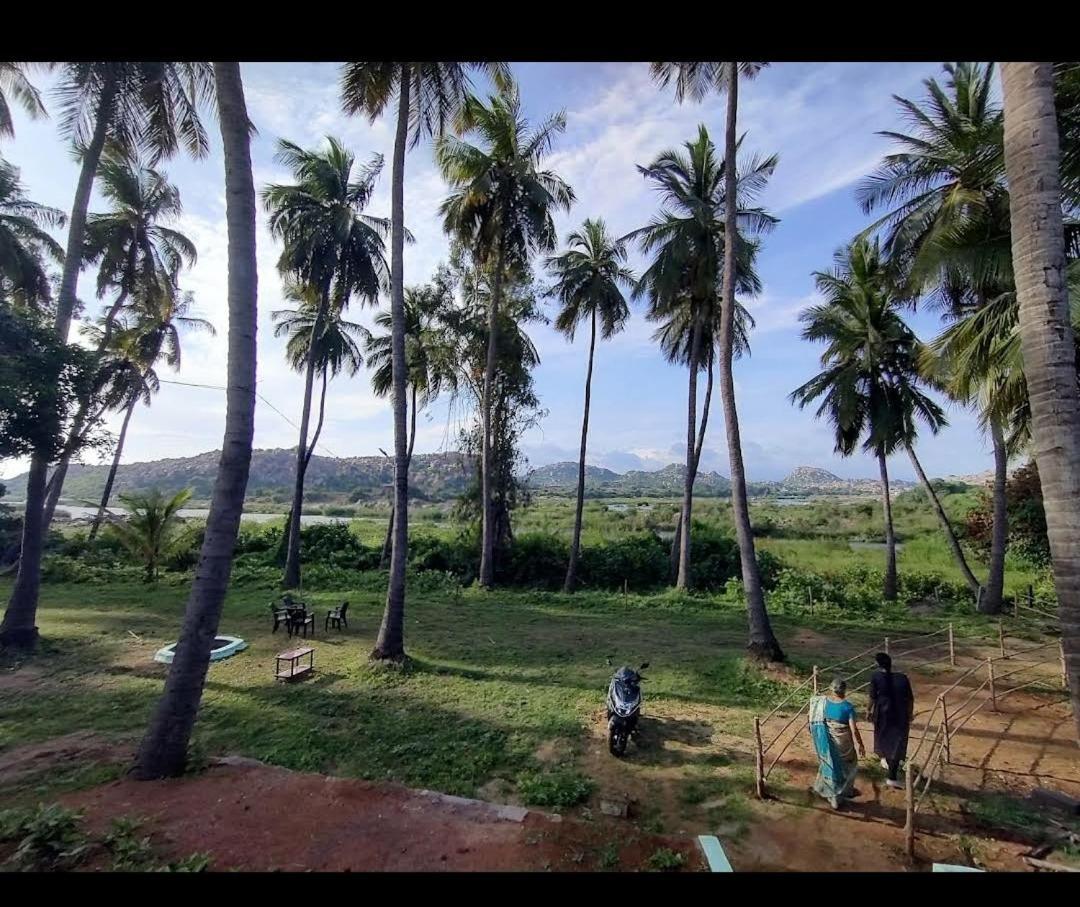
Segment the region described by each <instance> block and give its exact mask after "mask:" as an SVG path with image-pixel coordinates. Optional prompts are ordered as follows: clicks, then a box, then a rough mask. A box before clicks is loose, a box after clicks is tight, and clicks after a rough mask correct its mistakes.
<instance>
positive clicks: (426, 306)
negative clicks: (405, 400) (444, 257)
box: [366, 273, 453, 567]
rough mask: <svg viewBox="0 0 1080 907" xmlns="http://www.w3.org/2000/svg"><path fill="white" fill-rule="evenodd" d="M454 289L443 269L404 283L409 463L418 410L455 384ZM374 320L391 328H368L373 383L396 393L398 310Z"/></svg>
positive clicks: (388, 541)
mask: <svg viewBox="0 0 1080 907" xmlns="http://www.w3.org/2000/svg"><path fill="white" fill-rule="evenodd" d="M452 301H453V291H452V289H451V287H450V286H449V285H448V284H447V282H446V281H445V280H444V279H443V276H442V274H441V273H440V274H437V275H436V277H435V280H434V281H433V282H432V283H430V284H428V285H426V286H422V287H406V288H405V332H406V333H405V364H406V365H407V366H408V372H407V376H406V379H407V385H408V390H409V444H408V449H407V451H406V457H405V460H406V467H407V468H408V467H411V465H412V456H413V448H414V447H415V446H416V413H417V410H418V409H421V410H422V409H424V408H426V407H427V406H429V405H431V403H433V402H434V401H435V400H436V399H437V398H438V396H439V394H440V393H441V392H442V389H443V386H444V384H452V382H453V372H452V367H451V366H450V365H449V360H450V353H449V351H448V349H447V340H446V338H445V335H444V332H443V330H442V327H441V317H442V314H443V313H444V311H445V309H446V307H447V306H448V305H450V304H452ZM375 324H376V325H377V326H378V327H381V328H383V329H384V331H386V333H383V334H378V335H375V334H371V333H370V332H368V334H367V341H366V343H367V357H368V366H369V367H370V368H371V387H372V390H374V391H375V394H376V395H377V396H379V397H385V396H387V395H388V394H390V393H391V391H392V390H393V387H394V375H393V364H394V363H393V314H392V313H391V312H389V311H387V310H385V309H382V310H380V311H379V314H378V315H376V316H375ZM418 398H419V399H418ZM393 540H394V504H393V501H391V502H390V521H389V523H388V525H387V527H386V538H385V540H384V541H383V548H382V558H381V560H380V565H381V566H383V567H386V566H389V564H390V556H391V554H392V553H393Z"/></svg>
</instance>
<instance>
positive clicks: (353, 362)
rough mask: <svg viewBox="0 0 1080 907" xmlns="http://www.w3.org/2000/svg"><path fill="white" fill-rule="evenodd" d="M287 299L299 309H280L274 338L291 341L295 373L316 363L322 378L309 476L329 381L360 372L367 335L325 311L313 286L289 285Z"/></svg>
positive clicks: (288, 348) (307, 459)
mask: <svg viewBox="0 0 1080 907" xmlns="http://www.w3.org/2000/svg"><path fill="white" fill-rule="evenodd" d="M285 298H286V299H288V300H290V301H291V302H294V303H296V307H295V308H292V309H278V310H276V311H274V312H273V313H272V317H273V319H274V321H275V322H277V323H276V324H275V325H274V336H275V337H288V338H289V339H288V343H287V344H286V345H285V358H286V359H287V360H288V363H289V365H290V366H291V367H292V369H293V370H294V371H296V372H299V373H301V374H303V373H305V372H306V371H307V367H308V363H309V362H313V363H314V369H315V371H316V372H317V373H318V374H319V378H320V390H319V417H318V419H317V420H316V421H315V431H314V433H313V434H312V436H311V443H310V444H308V445H307V447H306V449H305V450H304V471H305V473H306V472H307V467H308V465H309V464H310V463H311V457H312V455H313V454H314V453H315V445H316V444H318V443H319V435H320V434H321V433H322V427H323V419H324V417H325V415H326V385H327V381H328V379H329V378H332V377H337V375H339V374H340V373H341V372H343V371H344V372H345V373H346V374H348V375H349V376H350V377H352V376H354V375H355V374H356V373H357V372H358V371H360V367H361V366H362V365H363V364H364V357H363V354H362V353H361V352H360V345H359V344H360V341H362V340H363V339H364V338H365V336H366V334H367V332H366V331H365V329H364V328H363V327H362V326H360V325H359V324H355V323H353V322H351V321H346V320H345V318H344V317H343V313H342V311H341V310H340V309H338V308H334V307H331V308H330V309H328V310H326V311H323V307H322V294H320V293H319V291H318V290H317V289H316V288H314V287H312V286H309V285H304V284H298V283H289V284H286V286H285ZM290 524H291V515H290Z"/></svg>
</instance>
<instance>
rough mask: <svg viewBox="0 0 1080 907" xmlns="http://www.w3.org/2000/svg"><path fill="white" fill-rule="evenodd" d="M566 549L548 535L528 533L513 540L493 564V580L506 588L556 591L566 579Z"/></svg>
mask: <svg viewBox="0 0 1080 907" xmlns="http://www.w3.org/2000/svg"><path fill="white" fill-rule="evenodd" d="M569 558H570V546H569V545H568V544H567V543H566V541H565V540H564V539H561V538H558V537H556V536H553V535H550V534H548V533H540V532H530V533H528V534H525V535H520V536H518V537H517V538H516V539H514V544H513V545H512V546H511V547H510V550H509V551H506V552H504V553H503V555H502V557H500V558H498V559H497V561H496V572H495V580H496V582H498V583H503V584H506V585H510V586H526V587H529V588H532V589H558V588H559V587H560V586H561V585H562V582H563V580H564V579H565V578H566V564H567V561H568V560H569Z"/></svg>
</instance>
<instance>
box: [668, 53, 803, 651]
mask: <svg viewBox="0 0 1080 907" xmlns="http://www.w3.org/2000/svg"><path fill="white" fill-rule="evenodd" d="M766 66H768V64H767V63H764V62H746V61H743V62H738V61H728V62H721V61H713V62H708V61H694V62H683V63H661V62H657V63H653V64H652V73H653V77H654V78H655V79H656V81H657V82H658V83H659V84H660V86H661V87H664V86H666V85H668V84H669V83H670V82H671V81H672V79H674V80H675V97H676V100H678V101H679V103H682V101H683V100H684V99H685V98H686V97H690V98H693V99H694V100H701V99H702V98H704V97H705V95H707V94H708V93H710V92H712V91H716V92H719V93H724V92H726V93H727V122H726V128H725V131H724V159H725V160H727V161H734V160H735V159H736V156H737V149H738V138H737V130H736V126H737V121H738V108H739V77H740V76H742V77H743V78H745V79H753V78H755V77H756V76H757V74H758V73H759V72H761V70H762V69H763V68H764V67H766ZM724 192H725V196H726V202H725V207H724V229H725V231H726V233H727V235H729V236H731V235H735V232H736V229H737V226H736V217H737V207H738V206H737V204H736V202H735V199H736V195H737V192H738V186H737V182H736V175H735V168H734V167H731V168H728V169H727V170H726V172H725V174H724ZM736 256H737V249H736V244H735V243H729V244H728V245H726V246H725V248H724V267H723V277H722V279H721V329H720V338H719V350H718V353H719V358H720V398H721V402H722V403H723V408H724V428H725V430H726V432H727V447H728V459H729V461H730V464H731V509H732V514H733V517H734V522H735V537H736V540H737V541H738V545H739V558H740V560H741V562H742V577H743V590H744V592H745V594H746V608H747V618H748V623H749V629H750V643H749V647H748V648H749V650H750V652H751V653H752V654H755V655H758V656H761V657H763V658H767V659H769V660H773V661H780V660H783V657H784V653H783V651H782V650H781V649H780V644H779V642H777V640H776V636H775V635H774V634H773V632H772V626H771V624H770V622H769V612H768V610H767V609H766V607H765V590H764V589H763V587H762V585H761V573H760V571H759V570H758V564H757V555H756V553H755V551H754V534H753V530H752V529H751V527H750V506H749V503H748V500H747V493H746V469H745V468H744V465H743V456H742V440H741V438H740V435H739V413H738V410H737V409H736V406H735V378H734V374H733V372H732V360H733V358H734V355H735V291H736V289H737V286H736V285H737V279H736V274H737V266H736ZM688 437H689V433H688ZM685 522H686V523H688V522H689V513H687V514H686V518H685ZM683 533H684V545H685V544H686V540H687V539H688V537H689V536H688V533H687V529H686V528H684V529H683Z"/></svg>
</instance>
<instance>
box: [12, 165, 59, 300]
mask: <svg viewBox="0 0 1080 907" xmlns="http://www.w3.org/2000/svg"><path fill="white" fill-rule="evenodd" d="M63 224H64V214H63V212H62V211H58V210H57V209H56V208H49V207H47V206H46V205H39V204H38V203H37V202H34V201H31V200H30V199H29V198H27V196H26V191H25V190H24V188H23V185H22V183H21V182H19V170H18V168H17V167H15V166H13V165H12V164H9V163H7V161H4V160H0V304H3V303H9V304H15V305H22V306H27V307H30V308H39V307H41V306H42V305H43V304H44V303H46V302H48V301H49V299H50V298H51V297H52V288H51V286H50V284H49V277H48V274H47V273H46V271H45V260H46V259H47V258H51V259H52V260H53V261H55V262H60V261H62V260H63V258H64V250H63V249H62V248H61V246H60V244H59V243H58V242H57V241H56V240H55V239H53V238H52V236H50V235H49V233H48V232H47V228H48V227H59V226H63Z"/></svg>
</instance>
